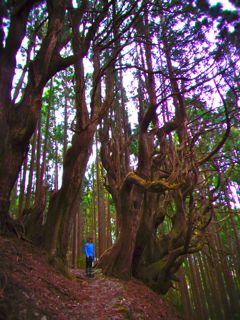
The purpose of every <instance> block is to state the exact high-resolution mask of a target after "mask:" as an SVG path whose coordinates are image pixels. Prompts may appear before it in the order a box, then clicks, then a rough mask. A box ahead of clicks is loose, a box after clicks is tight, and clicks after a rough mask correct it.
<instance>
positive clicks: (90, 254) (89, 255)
mask: <svg viewBox="0 0 240 320" xmlns="http://www.w3.org/2000/svg"><path fill="white" fill-rule="evenodd" d="M84 252H85V256H86V275H87V277H88V278H92V277H93V274H92V264H93V261H94V244H93V239H92V238H91V237H89V238H88V240H87V243H86V244H85V245H84Z"/></svg>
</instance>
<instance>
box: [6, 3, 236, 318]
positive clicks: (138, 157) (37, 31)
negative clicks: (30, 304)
mask: <svg viewBox="0 0 240 320" xmlns="http://www.w3.org/2000/svg"><path fill="white" fill-rule="evenodd" d="M239 7H240V2H239V0H231V1H229V2H228V5H227V6H224V5H223V4H221V3H216V4H214V5H211V4H210V3H209V2H208V1H207V0H190V1H179V0H168V1H166V0H138V1H136V0H130V1H122V0H119V1H116V0H106V1H100V0H1V1H0V26H1V28H0V137H1V140H0V235H1V236H4V237H8V236H12V235H14V236H15V237H16V238H17V239H18V240H17V241H18V242H21V241H25V242H26V241H27V242H30V243H32V244H34V246H35V247H36V248H39V249H41V250H45V252H47V254H48V257H49V260H51V261H54V263H55V264H56V265H61V266H62V267H64V268H66V270H67V269H68V268H81V267H83V265H84V252H83V246H84V243H85V241H86V239H87V237H89V236H92V237H93V241H94V244H95V249H96V256H97V266H96V267H97V268H98V269H100V270H101V272H102V273H103V274H104V275H105V276H110V277H114V278H116V279H120V280H124V281H129V280H131V279H137V280H139V281H140V282H141V283H143V284H144V285H146V286H147V287H148V288H150V289H151V290H153V291H154V292H156V293H158V294H159V295H163V296H165V297H167V298H168V299H169V300H170V301H171V303H172V304H173V305H174V306H175V307H176V308H177V309H178V311H179V312H180V313H181V314H182V315H183V316H184V317H185V319H190V320H191V319H197V320H198V319H199V320H205V319H210V320H225V319H232V320H235V319H236V320H237V319H240V189H239V185H240V161H239V159H240V125H239V123H240V112H239V111H240V106H239V94H240V92H239V86H240V72H239V70H240V69H239V68H240V61H239V57H240V51H239V49H240V43H239V39H240V11H239Z"/></svg>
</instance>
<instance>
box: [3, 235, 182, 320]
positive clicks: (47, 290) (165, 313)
mask: <svg viewBox="0 0 240 320" xmlns="http://www.w3.org/2000/svg"><path fill="white" fill-rule="evenodd" d="M71 273H72V276H73V279H67V278H65V277H63V276H62V275H61V274H60V273H58V272H56V270H55V269H54V268H53V267H51V266H50V265H49V264H48V262H47V256H46V255H45V253H44V252H43V251H40V250H39V249H37V248H35V247H33V246H31V245H29V244H27V243H25V242H21V241H19V240H16V239H6V238H2V237H0V320H18V319H19V320H32V319H33V320H35V319H37V320H123V319H125V320H126V319H130V320H147V319H151V320H152V319H154V320H158V319H159V320H160V319H161V320H164V319H165V320H179V319H180V317H179V316H178V315H177V314H176V312H175V311H174V310H173V308H171V307H170V306H169V305H168V304H167V303H166V302H165V301H164V300H163V298H162V297H161V296H159V295H157V294H156V293H154V292H153V291H151V290H150V289H149V288H147V287H146V286H144V285H143V284H141V283H139V282H137V281H134V280H131V281H128V282H124V281H120V280H117V279H115V278H107V277H104V276H103V275H102V274H101V272H100V271H99V270H95V276H94V278H90V279H87V278H86V277H85V274H84V271H83V270H71Z"/></svg>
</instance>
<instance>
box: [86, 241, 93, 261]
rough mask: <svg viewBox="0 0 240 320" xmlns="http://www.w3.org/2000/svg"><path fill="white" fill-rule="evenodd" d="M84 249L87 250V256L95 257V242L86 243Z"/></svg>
mask: <svg viewBox="0 0 240 320" xmlns="http://www.w3.org/2000/svg"><path fill="white" fill-rule="evenodd" d="M84 251H85V255H86V257H92V258H94V244H93V243H90V242H87V243H86V244H85V245H84Z"/></svg>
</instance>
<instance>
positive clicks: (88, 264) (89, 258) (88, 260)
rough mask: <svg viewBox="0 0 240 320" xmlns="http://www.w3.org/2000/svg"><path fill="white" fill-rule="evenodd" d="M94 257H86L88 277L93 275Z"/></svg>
mask: <svg viewBox="0 0 240 320" xmlns="http://www.w3.org/2000/svg"><path fill="white" fill-rule="evenodd" d="M92 263H93V257H86V274H87V276H88V277H91V275H92Z"/></svg>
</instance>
